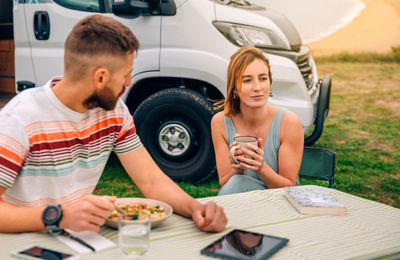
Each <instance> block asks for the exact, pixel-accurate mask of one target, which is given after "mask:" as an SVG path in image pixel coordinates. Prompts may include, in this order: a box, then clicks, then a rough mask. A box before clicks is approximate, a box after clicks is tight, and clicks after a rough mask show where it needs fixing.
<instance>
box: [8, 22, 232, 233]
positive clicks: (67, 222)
mask: <svg viewBox="0 0 400 260" xmlns="http://www.w3.org/2000/svg"><path fill="white" fill-rule="evenodd" d="M138 48H139V42H138V40H137V39H136V38H135V36H134V35H133V34H132V32H131V31H130V30H129V29H128V28H127V27H125V26H124V25H122V24H121V23H120V22H118V21H116V20H114V19H112V18H109V17H105V16H101V15H92V16H89V17H87V18H85V19H83V20H81V21H80V22H79V23H78V24H77V25H75V27H74V28H73V30H72V31H71V33H70V34H69V36H68V38H67V40H66V42H65V56H64V77H63V78H53V79H52V80H50V81H49V82H48V83H47V84H46V85H45V86H43V87H41V88H36V89H30V90H26V91H24V92H22V93H20V94H19V95H17V96H16V97H15V98H14V99H13V100H11V101H10V102H9V103H8V104H7V105H6V106H5V107H4V108H3V110H2V111H1V112H0V195H1V197H2V201H0V232H22V231H39V230H46V229H47V230H49V231H50V232H51V233H54V234H57V233H59V232H60V230H61V229H64V228H69V229H71V230H74V231H83V230H91V231H98V230H99V227H100V226H101V225H103V224H104V222H105V220H106V219H107V217H108V216H109V214H110V212H111V211H113V210H114V204H113V203H114V202H115V200H116V197H113V196H96V195H92V194H91V193H92V192H93V190H94V188H95V186H96V184H97V182H98V180H99V178H100V176H101V173H102V171H103V169H104V166H105V164H106V161H107V159H108V157H109V155H110V153H111V152H112V151H114V152H115V153H116V154H117V155H118V157H119V159H120V161H121V163H122V165H123V166H124V168H125V170H126V171H127V173H128V174H129V176H130V177H131V178H132V180H133V181H134V182H135V183H136V185H137V186H138V187H139V188H140V190H141V191H142V192H143V194H144V195H145V196H146V197H149V198H153V199H158V200H162V201H165V202H167V203H168V204H170V205H171V206H172V207H173V209H174V211H175V212H176V213H178V214H181V215H183V216H187V217H192V218H193V220H194V221H195V223H196V224H197V226H198V228H200V229H201V230H203V231H211V232H215V231H216V232H220V231H222V230H223V229H224V227H225V225H226V223H227V218H226V216H225V213H224V211H223V209H222V208H221V207H219V206H217V205H216V204H215V203H213V202H211V203H207V204H204V205H203V204H200V203H199V202H197V201H196V200H194V199H193V198H192V197H190V196H189V195H188V194H186V193H185V192H184V191H183V190H181V189H180V188H179V186H177V185H176V184H175V183H174V182H173V181H171V179H169V178H168V177H167V176H166V175H165V174H164V173H162V171H161V170H160V169H159V168H158V167H157V165H156V164H155V163H154V161H153V160H152V158H151V157H150V155H149V153H148V152H147V151H146V149H145V148H144V146H143V145H142V144H141V142H140V140H139V137H138V136H137V135H136V129H135V126H134V124H133V119H132V116H131V115H130V113H129V111H128V109H127V107H126V106H125V104H123V102H122V101H121V100H120V99H119V97H120V96H121V95H122V93H123V92H124V89H125V87H128V86H130V85H131V71H132V68H133V60H134V59H133V57H134V54H135V53H136V52H137V50H138Z"/></svg>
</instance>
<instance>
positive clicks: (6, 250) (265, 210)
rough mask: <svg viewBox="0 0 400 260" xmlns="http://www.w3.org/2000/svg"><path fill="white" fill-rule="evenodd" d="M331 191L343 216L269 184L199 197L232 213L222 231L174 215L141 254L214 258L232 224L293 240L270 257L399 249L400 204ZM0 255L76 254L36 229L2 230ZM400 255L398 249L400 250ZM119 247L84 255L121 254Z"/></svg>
mask: <svg viewBox="0 0 400 260" xmlns="http://www.w3.org/2000/svg"><path fill="white" fill-rule="evenodd" d="M305 187H312V188H321V189H326V190H328V191H329V192H330V193H331V194H332V195H334V196H335V197H336V198H337V199H338V200H339V201H340V202H342V203H343V204H344V205H345V206H346V208H347V215H345V216H331V215H301V214H299V213H298V212H297V211H296V210H295V209H294V208H293V207H292V205H291V204H290V203H289V202H288V201H287V200H286V199H285V198H284V197H283V189H270V190H264V191H252V192H247V193H241V194H233V195H227V196H220V197H207V198H201V199H199V201H201V202H206V201H210V200H212V201H215V202H217V203H218V204H219V205H221V206H223V207H224V210H225V213H226V214H227V216H228V218H229V222H228V225H227V227H226V230H225V231H224V232H222V233H218V234H215V233H204V232H200V231H199V230H198V229H197V228H196V226H195V224H194V222H193V221H192V220H190V219H186V218H183V217H181V216H178V215H172V216H171V217H170V218H168V219H167V220H166V221H165V222H163V223H162V224H161V225H160V226H159V227H156V228H154V229H152V232H151V236H150V239H151V242H150V249H149V251H148V252H147V253H146V254H145V256H144V257H143V259H207V258H208V259H210V258H209V257H206V256H203V255H201V254H200V250H201V249H202V248H204V247H205V246H207V245H208V244H210V243H211V242H213V241H215V240H217V239H218V238H220V237H221V236H222V235H224V234H226V233H228V232H229V231H230V230H232V229H233V228H240V229H245V230H248V231H254V232H259V233H264V234H268V235H274V236H280V237H285V238H288V239H289V243H288V244H287V245H286V246H285V247H284V248H282V249H281V250H279V251H278V252H277V253H276V254H274V255H273V256H272V257H271V259H324V260H326V259H370V258H373V257H377V256H382V255H387V254H390V253H395V252H400V209H396V208H393V207H390V206H387V205H384V204H381V203H377V202H374V201H370V200H366V199H363V198H360V197H357V196H354V195H350V194H347V193H344V192H341V191H337V190H334V189H328V188H325V187H319V186H311V185H309V186H305ZM100 233H101V234H102V235H103V236H105V237H107V238H109V239H111V240H113V241H114V242H117V231H116V230H113V229H110V228H107V227H103V228H102V229H101V231H100ZM0 244H1V250H0V259H13V258H11V256H10V252H11V251H12V250H17V249H20V248H22V247H24V246H25V245H27V244H35V245H38V246H42V247H47V248H50V249H55V250H59V251H64V252H69V253H74V251H73V250H72V249H70V248H68V247H67V246H66V245H64V244H63V243H61V242H60V241H58V240H57V239H54V238H53V237H52V236H50V235H48V234H45V233H39V232H33V233H23V234H0ZM398 256H399V257H400V253H399V255H398ZM123 258H124V256H123V254H122V253H121V252H120V250H119V248H118V247H115V248H110V249H107V250H104V251H101V252H97V253H95V254H88V255H82V256H81V259H123Z"/></svg>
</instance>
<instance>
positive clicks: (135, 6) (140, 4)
mask: <svg viewBox="0 0 400 260" xmlns="http://www.w3.org/2000/svg"><path fill="white" fill-rule="evenodd" d="M112 11H113V13H114V14H115V15H117V16H121V17H125V18H136V17H139V16H141V15H143V16H149V15H150V4H149V3H148V2H146V1H145V0H114V2H113V4H112Z"/></svg>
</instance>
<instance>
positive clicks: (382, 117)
mask: <svg viewBox="0 0 400 260" xmlns="http://www.w3.org/2000/svg"><path fill="white" fill-rule="evenodd" d="M316 62H317V67H318V70H319V75H320V77H322V76H323V75H326V74H331V75H332V80H333V81H332V96H331V103H330V104H331V107H330V112H329V116H328V118H327V119H326V121H325V126H324V131H323V134H322V136H321V138H320V139H319V140H318V142H317V143H315V144H314V146H316V147H325V148H329V149H331V150H334V151H335V152H336V156H337V164H336V177H335V185H334V188H335V189H338V190H341V191H344V192H348V193H351V194H355V195H357V196H361V197H364V198H367V199H370V200H374V201H379V202H382V203H385V204H388V205H391V206H393V207H397V208H400V148H399V147H400V48H399V47H397V48H393V52H391V53H388V54H376V53H369V54H340V55H335V56H329V57H321V58H317V59H316ZM300 181H301V183H302V184H317V185H326V184H325V183H322V182H319V181H314V180H306V179H301V180H300ZM179 186H181V187H182V188H183V189H184V190H185V191H187V192H188V193H189V194H190V195H192V196H193V197H205V196H213V195H216V194H217V193H218V190H219V188H220V187H219V184H218V179H217V177H216V176H214V177H213V178H210V179H209V180H207V181H206V182H204V183H202V184H199V185H191V184H187V183H179ZM95 193H97V194H114V195H116V196H119V197H125V196H142V194H141V192H140V191H139V190H138V189H137V187H136V186H135V185H134V184H133V183H132V181H131V180H130V179H129V178H128V177H127V175H126V174H125V172H124V170H123V169H122V167H121V166H120V164H119V162H118V160H117V159H116V157H115V156H112V157H111V158H110V161H109V163H108V165H107V167H106V169H105V171H104V174H103V176H102V177H101V179H100V182H99V184H98V186H97V188H96V191H95Z"/></svg>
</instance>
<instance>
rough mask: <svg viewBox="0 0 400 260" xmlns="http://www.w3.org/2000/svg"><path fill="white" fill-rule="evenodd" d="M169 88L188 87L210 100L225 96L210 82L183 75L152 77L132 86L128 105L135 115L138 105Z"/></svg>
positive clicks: (127, 99)
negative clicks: (183, 76)
mask: <svg viewBox="0 0 400 260" xmlns="http://www.w3.org/2000/svg"><path fill="white" fill-rule="evenodd" d="M167 88H186V89H191V90H193V91H196V92H198V93H200V94H202V95H203V96H204V97H206V98H207V99H209V100H210V101H218V100H221V99H223V98H224V95H223V94H222V93H221V91H220V90H219V89H218V88H216V87H215V86H213V85H211V84H210V83H208V82H206V81H202V80H197V79H190V78H182V77H150V78H145V79H141V80H140V81H138V82H136V83H135V84H134V85H133V86H132V87H131V90H130V92H129V93H128V96H127V98H126V105H127V106H128V108H129V111H130V112H131V114H132V115H133V114H134V112H135V110H136V109H137V108H138V106H139V105H140V104H141V103H142V102H143V101H144V100H145V99H146V98H147V97H149V96H150V95H152V94H154V93H156V92H158V91H161V90H164V89H167Z"/></svg>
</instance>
